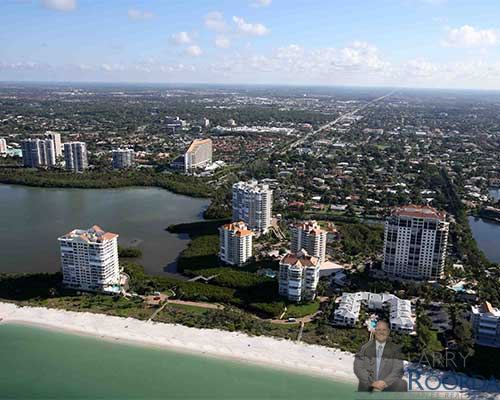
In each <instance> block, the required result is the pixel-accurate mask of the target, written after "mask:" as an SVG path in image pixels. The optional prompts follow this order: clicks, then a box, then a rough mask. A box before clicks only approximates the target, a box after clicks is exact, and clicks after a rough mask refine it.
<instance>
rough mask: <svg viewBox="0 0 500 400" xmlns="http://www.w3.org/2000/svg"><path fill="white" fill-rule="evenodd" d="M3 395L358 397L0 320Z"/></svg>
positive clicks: (310, 380)
mask: <svg viewBox="0 0 500 400" xmlns="http://www.w3.org/2000/svg"><path fill="white" fill-rule="evenodd" d="M0 360H2V362H1V364H0V398H2V399H6V398H15V399H89V398H91V399H94V398H99V399H287V400H292V399H301V400H304V399H308V400H309V399H310V400H312V399H329V400H349V399H355V398H356V393H355V387H354V386H353V385H348V384H345V383H337V382H334V381H331V380H328V379H324V378H315V377H309V376H305V375H299V374H292V373H288V372H285V371H280V370H274V369H271V368H265V367H259V366H253V365H249V364H243V363H238V362H233V361H226V360H219V359H215V358H211V357H198V356H194V355H188V354H182V353H176V352H171V351H165V350H160V349H151V348H146V347H140V346H133V345H128V344H122V343H115V342H110V341H105V340H99V339H97V338H91V337H84V336H78V335H72V334H67V333H59V332H54V331H52V330H46V329H42V328H35V327H30V326H24V325H11V324H1V323H0Z"/></svg>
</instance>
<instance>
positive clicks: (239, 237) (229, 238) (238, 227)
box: [219, 221, 253, 265]
mask: <svg viewBox="0 0 500 400" xmlns="http://www.w3.org/2000/svg"><path fill="white" fill-rule="evenodd" d="M252 236H253V232H252V231H251V230H249V229H248V227H247V226H246V225H245V223H244V222H241V221H240V222H233V223H231V224H226V225H223V226H221V227H220V228H219V237H220V252H219V257H220V259H221V260H222V261H223V262H225V263H227V264H231V265H243V264H244V263H245V262H246V261H247V260H248V259H249V258H250V257H252Z"/></svg>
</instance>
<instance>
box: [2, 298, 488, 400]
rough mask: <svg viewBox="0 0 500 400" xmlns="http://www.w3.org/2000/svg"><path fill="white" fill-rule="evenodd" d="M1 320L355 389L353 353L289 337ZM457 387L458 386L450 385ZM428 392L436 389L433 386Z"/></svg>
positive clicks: (18, 317) (10, 314)
mask: <svg viewBox="0 0 500 400" xmlns="http://www.w3.org/2000/svg"><path fill="white" fill-rule="evenodd" d="M4 323H7V324H8V323H13V324H30V325H37V326H42V327H46V328H49V329H54V330H58V331H66V332H69V333H75V334H80V335H90V336H94V337H98V338H101V339H105V340H113V341H119V342H121V343H131V344H139V345H144V346H150V347H159V348H164V349H168V350H175V351H180V352H188V353H191V354H194V355H205V356H213V357H218V358H225V359H231V360H235V361H240V362H247V363H253V364H259V365H262V366H267V367H272V368H279V369H285V370H288V371H290V372H297V373H302V374H308V375H316V376H322V377H324V378H329V379H332V380H334V381H336V382H345V383H350V384H353V390H354V385H357V378H356V376H355V375H354V373H353V361H354V355H353V354H351V353H347V352H343V351H340V350H338V349H333V348H328V347H324V346H317V345H310V344H305V343H300V342H293V341H290V340H284V339H276V338H271V337H266V336H259V337H252V336H248V335H246V334H243V333H237V332H227V331H221V330H216V329H198V328H190V327H186V326H183V325H176V324H164V323H157V322H148V321H141V320H137V319H133V318H121V317H115V316H108V315H104V314H92V313H87V312H82V313H80V312H73V311H64V310H58V309H47V308H40V307H19V306H16V305H15V304H11V303H2V302H0V324H4ZM439 374H440V372H439V371H430V370H428V371H427V372H426V374H423V375H422V377H421V378H420V380H419V381H420V382H421V384H422V386H423V387H424V388H426V387H428V386H426V384H425V380H426V378H427V377H428V376H430V375H432V376H434V377H437V376H439ZM429 382H430V381H429ZM469 382H471V383H472V382H473V381H469ZM479 387H480V386H479ZM415 389H417V388H416V387H415V388H414V390H415ZM444 389H445V388H443V387H440V391H441V393H439V395H445V394H446V392H443V391H442V390H444ZM457 390H459V388H456V389H454V390H452V391H457ZM448 393H449V392H448ZM432 394H433V395H438V393H436V392H433V393H432ZM462 394H463V392H462ZM468 395H469V396H470V397H471V398H474V397H475V396H477V395H479V397H477V398H486V396H485V393H479V394H478V393H477V392H476V393H475V394H474V395H472V396H471V393H470V392H469V393H468ZM493 396H494V394H493ZM491 398H493V397H491Z"/></svg>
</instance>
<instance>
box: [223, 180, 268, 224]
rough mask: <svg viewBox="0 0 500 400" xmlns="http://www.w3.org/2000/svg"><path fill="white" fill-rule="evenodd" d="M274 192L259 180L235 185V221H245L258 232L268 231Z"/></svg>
mask: <svg viewBox="0 0 500 400" xmlns="http://www.w3.org/2000/svg"><path fill="white" fill-rule="evenodd" d="M272 195H273V192H272V190H271V189H269V185H264V184H259V183H258V182H257V181H255V180H252V181H250V182H238V183H235V184H234V185H233V221H243V222H245V223H246V224H247V225H248V227H249V228H250V229H252V230H253V231H255V232H257V233H259V234H260V233H267V231H268V230H269V227H270V226H271V209H272V203H273V199H272Z"/></svg>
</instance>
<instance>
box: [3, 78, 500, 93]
mask: <svg viewBox="0 0 500 400" xmlns="http://www.w3.org/2000/svg"><path fill="white" fill-rule="evenodd" d="M4 84H28V85H29V84H52V85H69V84H71V85H79V84H80V85H144V86H151V85H160V86H168V85H176V86H188V87H189V86H216V87H217V86H219V87H223V86H236V87H238V86H242V87H244V86H246V87H248V86H256V87H259V86H260V87H289V88H345V89H347V88H349V89H392V90H424V91H431V90H436V91H437V90H441V91H446V90H447V91H463V92H465V91H475V92H490V93H492V92H500V89H484V88H451V87H415V86H391V85H387V86H385V85H381V86H377V85H368V86H367V85H342V84H301V83H294V84H292V83H290V84H288V83H221V82H216V83H208V82H146V81H49V80H46V81H45V80H26V81H8V80H1V79H0V85H4Z"/></svg>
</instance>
